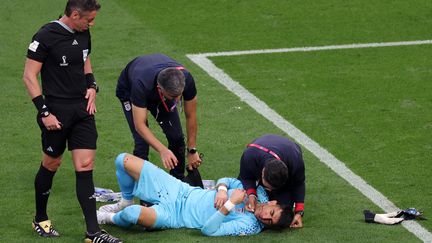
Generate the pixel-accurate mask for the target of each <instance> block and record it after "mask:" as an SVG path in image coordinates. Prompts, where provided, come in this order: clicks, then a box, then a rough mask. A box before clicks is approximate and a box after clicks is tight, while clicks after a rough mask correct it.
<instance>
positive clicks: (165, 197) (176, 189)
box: [134, 161, 268, 236]
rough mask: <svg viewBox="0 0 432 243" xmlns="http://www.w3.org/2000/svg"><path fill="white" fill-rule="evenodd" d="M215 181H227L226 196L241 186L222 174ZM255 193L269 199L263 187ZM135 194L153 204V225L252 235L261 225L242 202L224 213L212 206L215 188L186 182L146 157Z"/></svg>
mask: <svg viewBox="0 0 432 243" xmlns="http://www.w3.org/2000/svg"><path fill="white" fill-rule="evenodd" d="M217 183H224V184H226V185H227V187H228V196H230V195H231V193H232V191H233V189H236V188H240V189H243V186H242V184H241V182H240V181H239V180H237V179H234V178H222V179H219V180H218V182H217ZM257 194H258V201H259V202H267V201H268V197H267V195H266V193H265V191H264V189H263V188H262V187H259V188H258V190H257ZM134 195H135V196H136V197H138V198H140V199H142V200H145V201H148V202H150V203H153V204H154V205H153V206H152V208H154V209H155V211H156V215H157V218H156V223H155V224H154V225H153V228H159V229H160V228H183V227H185V228H194V229H200V230H201V232H202V233H203V234H205V235H209V236H225V235H233V236H234V235H252V234H257V233H259V232H261V230H262V228H263V224H261V223H260V222H259V221H258V220H257V219H256V217H255V216H254V214H253V213H250V212H248V211H246V210H245V204H244V203H241V204H238V205H236V207H235V208H234V209H233V210H232V211H231V212H230V213H229V214H228V215H226V216H225V215H223V214H222V213H220V212H219V211H218V210H217V209H216V208H214V200H215V196H216V190H215V189H213V190H204V189H201V188H198V187H192V186H189V185H188V184H186V183H183V182H181V181H180V180H178V179H176V178H174V177H172V176H170V175H168V174H167V173H166V172H165V171H164V170H162V169H160V168H158V167H157V166H155V165H153V164H152V163H150V162H148V161H146V162H145V163H144V166H143V169H142V171H141V176H140V180H139V181H138V183H137V184H136V185H135V188H134Z"/></svg>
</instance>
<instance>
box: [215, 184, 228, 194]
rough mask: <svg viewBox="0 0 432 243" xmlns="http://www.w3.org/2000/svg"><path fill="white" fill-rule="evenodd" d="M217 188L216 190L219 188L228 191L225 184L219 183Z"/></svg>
mask: <svg viewBox="0 0 432 243" xmlns="http://www.w3.org/2000/svg"><path fill="white" fill-rule="evenodd" d="M217 189H218V191H219V190H222V191H226V192H227V191H228V188H227V187H226V186H224V185H220V186H218V188H217Z"/></svg>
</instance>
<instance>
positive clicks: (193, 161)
mask: <svg viewBox="0 0 432 243" xmlns="http://www.w3.org/2000/svg"><path fill="white" fill-rule="evenodd" d="M187 160H188V169H190V170H191V169H194V168H198V167H200V165H201V162H202V160H201V158H200V156H199V154H198V153H194V154H191V153H188V155H187Z"/></svg>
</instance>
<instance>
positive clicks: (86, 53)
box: [83, 49, 89, 62]
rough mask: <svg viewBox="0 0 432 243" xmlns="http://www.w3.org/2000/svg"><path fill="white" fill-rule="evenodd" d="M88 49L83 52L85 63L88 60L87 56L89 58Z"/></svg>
mask: <svg viewBox="0 0 432 243" xmlns="http://www.w3.org/2000/svg"><path fill="white" fill-rule="evenodd" d="M88 51H89V50H88V49H85V50H83V60H84V62H85V61H86V60H87V56H88Z"/></svg>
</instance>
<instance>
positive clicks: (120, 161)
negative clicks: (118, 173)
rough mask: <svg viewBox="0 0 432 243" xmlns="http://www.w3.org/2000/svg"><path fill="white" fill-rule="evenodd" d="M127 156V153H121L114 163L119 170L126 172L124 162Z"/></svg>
mask: <svg viewBox="0 0 432 243" xmlns="http://www.w3.org/2000/svg"><path fill="white" fill-rule="evenodd" d="M126 155H127V153H121V154H119V155H117V158H116V159H115V161H114V163H115V166H116V169H117V170H124V160H125V158H126Z"/></svg>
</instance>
